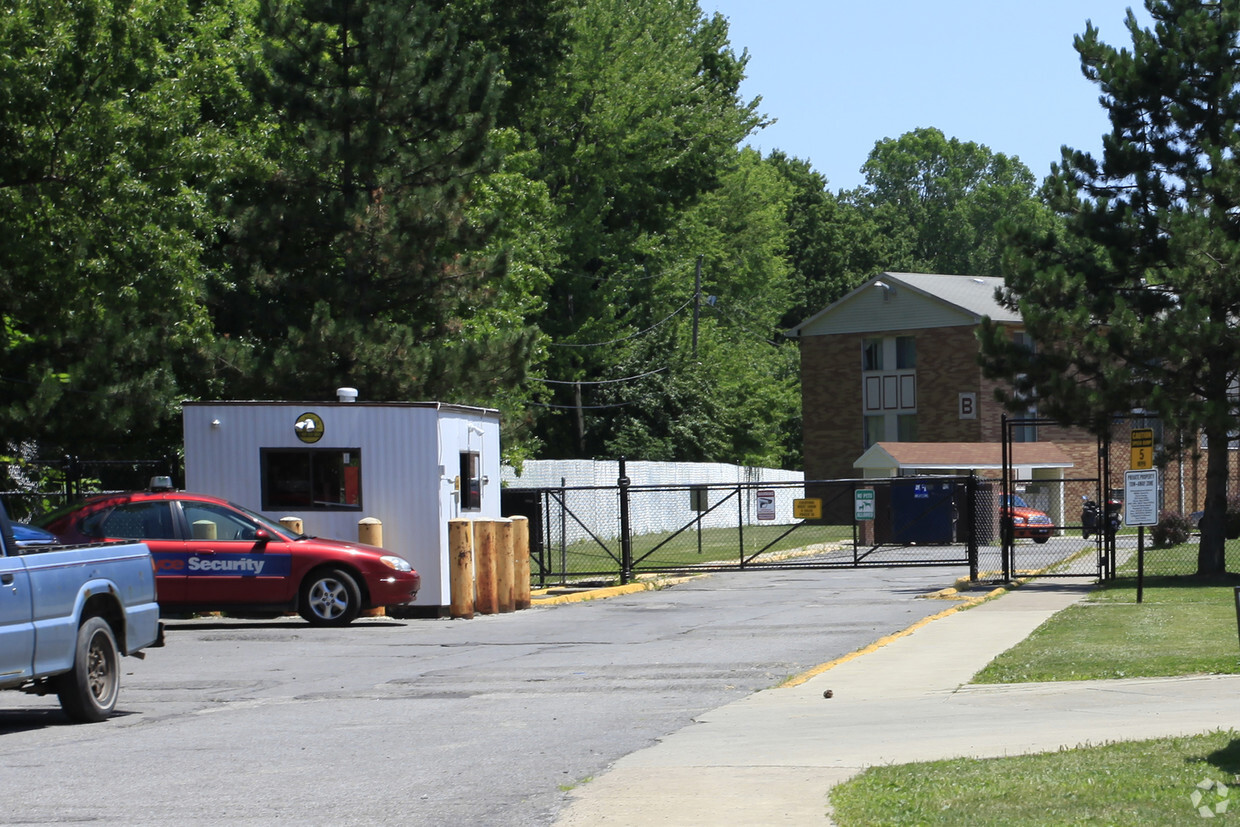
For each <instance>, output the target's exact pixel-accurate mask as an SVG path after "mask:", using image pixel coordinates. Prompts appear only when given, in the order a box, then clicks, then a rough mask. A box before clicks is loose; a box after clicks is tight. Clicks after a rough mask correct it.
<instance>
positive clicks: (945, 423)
mask: <svg viewBox="0 0 1240 827" xmlns="http://www.w3.org/2000/svg"><path fill="white" fill-rule="evenodd" d="M1002 285H1003V280H1002V279H1001V278H994V277H974V276H951V275H936V274H918V273H883V274H882V275H880V276H877V277H875V278H872V279H870V280H869V281H867V282H865V283H864V284H862V285H861V286H860V287H858V288H856V289H855V290H853V291H852V292H851V293H849V294H848V295H846V296H844V297H843V298H841V299H840V300H838V301H836V302H835V303H833V304H831V305H830V306H829V307H827V308H825V309H823V310H822V311H820V312H818V313H816V314H815V315H813V316H811V317H810V318H808V319H806V320H805V321H804V322H802V323H801V324H799V325H798V326H796V327H795V328H793V329H792V330H791V331H789V332H788V335H790V336H794V337H797V338H798V339H799V340H800V347H801V400H802V416H803V428H804V455H805V476H806V479H817V480H826V479H849V478H857V477H862V476H888V475H911V474H925V473H967V472H968V471H976V472H978V473H979V474H982V475H985V476H990V475H997V471H996V470H995V465H996V464H997V463H996V462H995V460H996V459H997V457H998V456H999V450H1000V449H999V443H1000V442H1001V441H1002V433H1001V431H1002V416H1003V413H1004V410H1003V408H1002V406H1001V405H1000V404H999V403H998V402H996V401H995V398H994V390H995V382H993V381H991V380H988V379H986V378H985V377H983V376H982V371H981V367H980V366H979V365H978V361H977V357H978V350H979V343H978V339H977V329H978V327H979V325H980V324H981V321H982V319H983V318H984V317H989V318H990V319H992V320H993V321H995V322H997V323H999V324H1001V325H1003V326H1005V327H1007V328H1008V329H1009V330H1010V331H1011V335H1012V337H1013V338H1016V339H1019V338H1020V337H1023V336H1024V335H1025V333H1024V329H1023V326H1022V323H1021V319H1020V317H1019V315H1018V314H1016V313H1014V312H1012V311H1010V310H1008V309H1007V308H1005V307H1003V306H1002V305H1000V304H999V303H998V302H996V301H995V290H996V288H998V287H1001V286H1002ZM1029 414H1030V418H1034V417H1036V414H1037V412H1036V409H1034V408H1031V409H1030V412H1029ZM1009 416H1011V415H1009ZM1136 424H1137V426H1138V427H1142V426H1144V425H1146V424H1149V425H1151V426H1154V427H1157V423H1156V422H1151V423H1136ZM1158 436H1159V439H1161V432H1158ZM1015 437H1016V441H1017V442H1020V443H1026V444H1023V445H1022V446H1021V448H1020V452H1019V455H1018V464H1019V465H1020V466H1021V467H1022V473H1024V474H1025V475H1026V476H1024V477H1021V478H1023V479H1033V480H1036V479H1038V478H1039V477H1041V478H1043V479H1052V478H1059V479H1063V478H1065V477H1068V478H1070V477H1072V476H1077V477H1092V476H1094V475H1095V474H1096V471H1097V467H1098V466H1097V441H1096V439H1095V438H1094V437H1093V436H1091V435H1090V434H1087V433H1085V432H1082V431H1078V430H1075V429H1067V428H1062V427H1057V426H1055V427H1047V426H1040V427H1036V428H1035V427H1032V426H1030V427H1028V428H1023V429H1020V430H1018V432H1017V433H1016V434H1015ZM1113 440H1114V443H1113V452H1112V455H1111V456H1112V457H1113V460H1112V464H1113V478H1112V485H1115V484H1118V485H1120V486H1122V485H1123V472H1124V471H1125V470H1127V462H1128V456H1127V453H1128V444H1127V441H1126V440H1127V435H1126V434H1119V433H1116V434H1115V435H1113ZM980 445H986V446H989V447H988V448H985V449H982V448H980ZM1201 453H1202V452H1200V451H1199V452H1197V456H1196V457H1195V458H1192V457H1190V458H1186V459H1185V460H1183V461H1177V462H1176V463H1175V464H1174V465H1173V466H1169V467H1167V468H1165V469H1164V472H1163V486H1164V507H1166V508H1173V509H1176V510H1179V511H1181V512H1182V513H1188V512H1190V511H1194V510H1197V509H1199V508H1201V507H1202V505H1201V504H1202V502H1204V488H1203V486H1201V485H1200V484H1197V483H1194V480H1200V479H1202V478H1203V476H1204V471H1205V462H1204V459H1203V458H1202V456H1201ZM863 455H864V456H865V459H863ZM884 463H886V464H887V466H888V467H887V468H885V469H884V468H883V467H882V466H883V465H884ZM1115 474H1118V478H1116V477H1115Z"/></svg>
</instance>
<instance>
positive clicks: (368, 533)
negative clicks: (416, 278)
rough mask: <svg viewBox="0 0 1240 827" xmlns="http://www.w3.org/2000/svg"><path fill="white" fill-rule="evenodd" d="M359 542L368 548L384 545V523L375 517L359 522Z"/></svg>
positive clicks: (365, 518) (364, 518)
mask: <svg viewBox="0 0 1240 827" xmlns="http://www.w3.org/2000/svg"><path fill="white" fill-rule="evenodd" d="M357 541H358V542H359V543H365V544H366V545H368V546H381V545H383V522H382V521H381V520H379V519H377V518H375V517H363V518H362V519H360V520H358V521H357Z"/></svg>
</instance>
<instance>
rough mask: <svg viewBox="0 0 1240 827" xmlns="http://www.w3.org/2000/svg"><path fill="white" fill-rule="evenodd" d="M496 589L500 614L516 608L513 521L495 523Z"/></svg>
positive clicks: (505, 520) (504, 520)
mask: <svg viewBox="0 0 1240 827" xmlns="http://www.w3.org/2000/svg"><path fill="white" fill-rule="evenodd" d="M495 555H496V556H495V587H496V590H497V591H498V593H499V610H500V612H511V611H512V610H513V609H515V608H516V607H515V606H514V605H513V599H514V597H515V594H516V589H515V586H514V578H515V576H516V573H515V571H514V570H513V562H512V520H509V519H507V518H505V519H502V520H496V521H495Z"/></svg>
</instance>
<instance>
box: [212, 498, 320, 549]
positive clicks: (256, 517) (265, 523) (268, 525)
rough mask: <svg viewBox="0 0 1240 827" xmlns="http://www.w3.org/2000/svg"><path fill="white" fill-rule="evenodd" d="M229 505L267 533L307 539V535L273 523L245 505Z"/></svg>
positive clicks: (231, 503)
mask: <svg viewBox="0 0 1240 827" xmlns="http://www.w3.org/2000/svg"><path fill="white" fill-rule="evenodd" d="M229 505H231V506H232V507H233V508H235V509H237V510H238V511H240V512H241V513H242V514H244V515H245V516H247V517H249V518H250V519H251V520H253V521H254V522H256V523H258V524H259V525H260V526H262V527H263V528H264V529H266V530H267V531H274V532H276V533H277V534H283V535H286V536H288V537H292V538H293V539H294V540H304V539H306V535H305V534H298V533H296V532H295V531H292V530H291V529H289V528H288V526H285V525H283V524H281V523H277V522H273V521H272V520H270V519H269V518H267V517H264V516H263V515H262V514H259V513H257V512H255V511H251V510H250V509H248V508H246V507H245V506H243V505H237V504H236V503H234V502H230V503H229Z"/></svg>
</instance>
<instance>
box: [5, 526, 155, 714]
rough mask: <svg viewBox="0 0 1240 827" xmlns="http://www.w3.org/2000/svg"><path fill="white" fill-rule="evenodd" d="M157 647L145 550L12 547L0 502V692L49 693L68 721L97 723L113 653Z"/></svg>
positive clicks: (109, 705)
mask: <svg viewBox="0 0 1240 827" xmlns="http://www.w3.org/2000/svg"><path fill="white" fill-rule="evenodd" d="M162 645H163V627H162V626H161V624H160V622H159V604H158V603H156V601H155V569H154V566H153V565H152V562H151V553H150V550H149V549H147V547H146V546H145V545H144V544H142V543H92V544H88V545H75V546H62V545H51V546H49V545H39V544H28V545H19V544H18V543H17V542H16V541H15V539H14V534H13V526H12V524H11V523H10V522H9V519H8V516H7V514H6V513H5V511H4V506H3V505H2V504H0V689H20V690H23V691H25V692H31V693H34V694H37V695H47V694H51V693H55V694H56V695H57V696H58V697H59V699H60V706H61V708H62V709H63V710H64V711H65V714H67V715H68V716H69V717H70V718H72V719H73V720H75V721H82V722H94V721H102V720H104V719H105V718H107V717H108V716H109V715H111V714H112V711H113V709H115V707H116V699H117V696H118V694H119V691H120V657H121V655H122V654H124V655H135V656H137V657H142V656H143V652H142V651H141V650H142V649H144V648H146V647H150V646H162Z"/></svg>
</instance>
